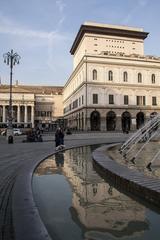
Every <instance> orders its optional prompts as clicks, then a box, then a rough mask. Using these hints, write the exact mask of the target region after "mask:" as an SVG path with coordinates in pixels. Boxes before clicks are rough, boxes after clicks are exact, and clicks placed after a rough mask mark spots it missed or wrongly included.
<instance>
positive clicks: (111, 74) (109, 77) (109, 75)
mask: <svg viewBox="0 0 160 240" xmlns="http://www.w3.org/2000/svg"><path fill="white" fill-rule="evenodd" d="M108 80H109V81H113V72H112V71H109V72H108Z"/></svg>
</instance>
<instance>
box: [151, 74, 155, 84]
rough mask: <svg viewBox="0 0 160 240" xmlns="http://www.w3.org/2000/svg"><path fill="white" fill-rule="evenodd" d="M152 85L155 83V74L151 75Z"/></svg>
mask: <svg viewBox="0 0 160 240" xmlns="http://www.w3.org/2000/svg"><path fill="white" fill-rule="evenodd" d="M151 78H152V83H155V82H156V77H155V74H152V77H151Z"/></svg>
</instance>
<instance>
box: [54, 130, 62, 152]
mask: <svg viewBox="0 0 160 240" xmlns="http://www.w3.org/2000/svg"><path fill="white" fill-rule="evenodd" d="M55 142H56V149H57V150H58V149H59V148H64V132H63V130H62V129H61V128H60V127H59V128H58V129H57V130H56V133H55Z"/></svg>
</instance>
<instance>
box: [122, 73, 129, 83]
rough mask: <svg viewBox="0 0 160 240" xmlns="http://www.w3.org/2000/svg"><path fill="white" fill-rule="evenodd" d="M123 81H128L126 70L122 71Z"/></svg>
mask: <svg viewBox="0 0 160 240" xmlns="http://www.w3.org/2000/svg"><path fill="white" fill-rule="evenodd" d="M123 82H128V73H127V72H124V73H123Z"/></svg>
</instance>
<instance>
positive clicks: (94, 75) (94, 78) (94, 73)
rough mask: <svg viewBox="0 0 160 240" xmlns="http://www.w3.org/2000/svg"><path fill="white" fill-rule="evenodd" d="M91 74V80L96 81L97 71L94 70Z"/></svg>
mask: <svg viewBox="0 0 160 240" xmlns="http://www.w3.org/2000/svg"><path fill="white" fill-rule="evenodd" d="M92 73H93V80H97V70H96V69H94V70H93V72H92Z"/></svg>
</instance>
